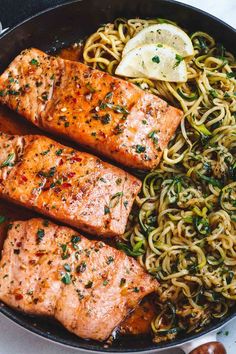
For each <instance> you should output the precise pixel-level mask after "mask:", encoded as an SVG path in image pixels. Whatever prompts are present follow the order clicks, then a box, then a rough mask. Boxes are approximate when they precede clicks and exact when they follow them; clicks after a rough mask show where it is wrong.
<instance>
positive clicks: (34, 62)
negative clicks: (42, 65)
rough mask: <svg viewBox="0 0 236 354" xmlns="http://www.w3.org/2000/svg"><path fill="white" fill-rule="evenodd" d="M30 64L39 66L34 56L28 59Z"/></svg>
mask: <svg viewBox="0 0 236 354" xmlns="http://www.w3.org/2000/svg"><path fill="white" fill-rule="evenodd" d="M30 64H31V65H36V66H39V62H38V60H37V59H35V58H33V59H31V60H30Z"/></svg>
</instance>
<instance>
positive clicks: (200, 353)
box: [189, 342, 227, 354]
mask: <svg viewBox="0 0 236 354" xmlns="http://www.w3.org/2000/svg"><path fill="white" fill-rule="evenodd" d="M189 354H227V353H226V349H225V347H224V346H223V344H222V343H220V342H208V343H205V344H202V345H200V346H199V347H197V348H195V349H193V350H192V351H191V352H190V353H189Z"/></svg>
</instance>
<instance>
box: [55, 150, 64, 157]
mask: <svg viewBox="0 0 236 354" xmlns="http://www.w3.org/2000/svg"><path fill="white" fill-rule="evenodd" d="M62 152H63V149H58V150H57V151H56V152H55V154H56V155H57V156H60V155H61V154H62Z"/></svg>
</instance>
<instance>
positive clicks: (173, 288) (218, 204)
mask: <svg viewBox="0 0 236 354" xmlns="http://www.w3.org/2000/svg"><path fill="white" fill-rule="evenodd" d="M163 21H165V20H162V19H153V20H143V19H130V20H126V19H117V20H115V21H114V23H109V24H107V25H104V26H102V27H100V28H99V29H98V30H97V32H96V33H94V34H93V35H92V36H90V37H89V38H88V40H87V42H86V44H85V47H84V52H83V58H84V62H85V63H87V64H88V65H92V66H93V68H98V69H102V70H105V71H108V72H109V73H111V74H113V75H114V71H115V68H116V66H117V65H118V63H119V61H120V60H121V55H122V50H123V48H124V45H125V44H126V43H127V41H128V40H129V39H130V38H131V37H133V36H134V35H135V34H136V33H137V32H139V31H140V30H141V29H143V28H144V27H147V26H149V25H151V24H154V23H160V22H163ZM191 39H192V43H193V46H194V49H195V55H194V57H193V58H191V59H189V60H188V61H187V68H188V81H187V82H186V83H178V84H175V83H169V82H161V81H154V80H149V79H146V78H142V77H140V78H137V79H127V80H129V81H131V82H133V83H134V84H136V85H138V86H139V87H141V88H142V89H144V90H147V91H150V92H152V93H153V94H156V95H158V96H161V97H163V98H164V99H165V100H167V101H168V102H169V103H171V104H173V105H175V106H178V107H181V108H182V110H183V111H184V119H183V120H182V123H181V127H180V128H179V129H178V131H177V132H176V134H175V136H174V137H173V139H172V140H171V142H170V144H169V146H168V148H167V149H165V151H164V153H163V159H162V161H161V163H160V165H159V166H158V169H156V170H155V171H152V172H150V173H149V174H147V175H146V176H145V177H144V180H143V188H142V193H141V195H139V197H137V200H136V204H135V206H134V208H133V211H132V213H131V215H130V220H129V224H128V227H127V231H126V233H125V234H124V236H123V243H120V244H119V245H118V246H119V248H123V249H124V250H125V251H126V252H127V253H128V254H129V255H131V256H135V257H137V259H138V260H139V262H140V263H141V264H142V265H143V266H144V267H145V268H146V269H147V271H148V272H149V273H151V274H153V276H154V277H156V278H157V279H158V280H159V282H160V288H159V292H158V294H157V297H156V306H157V307H158V308H159V310H160V311H159V314H158V316H157V317H156V318H155V319H154V320H153V322H152V330H153V335H154V341H156V342H159V341H163V340H166V339H172V338H174V337H175V336H176V335H178V333H179V332H181V331H185V332H193V331H195V332H196V331H200V330H201V329H202V328H204V326H206V325H207V324H209V323H210V322H211V321H212V319H214V318H221V317H223V316H225V315H226V314H227V313H228V310H229V308H230V307H231V306H232V305H234V304H235V300H236V80H235V77H236V75H235V69H236V63H235V58H234V56H233V55H232V54H231V53H229V52H227V51H226V50H225V49H224V47H223V46H222V45H219V44H216V43H215V40H214V38H212V37H211V36H210V35H208V34H207V33H203V32H195V33H193V34H192V36H191Z"/></svg>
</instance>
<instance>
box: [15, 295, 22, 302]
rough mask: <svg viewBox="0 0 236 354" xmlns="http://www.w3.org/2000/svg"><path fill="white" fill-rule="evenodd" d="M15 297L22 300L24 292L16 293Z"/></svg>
mask: <svg viewBox="0 0 236 354" xmlns="http://www.w3.org/2000/svg"><path fill="white" fill-rule="evenodd" d="M15 299H16V300H17V301H18V300H22V299H23V295H22V294H16V295H15Z"/></svg>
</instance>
